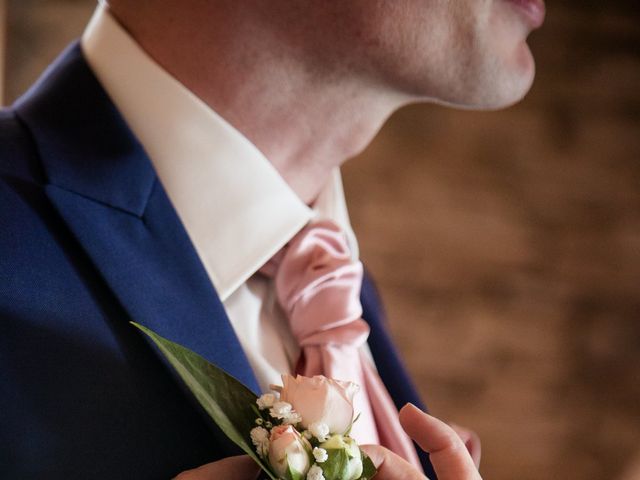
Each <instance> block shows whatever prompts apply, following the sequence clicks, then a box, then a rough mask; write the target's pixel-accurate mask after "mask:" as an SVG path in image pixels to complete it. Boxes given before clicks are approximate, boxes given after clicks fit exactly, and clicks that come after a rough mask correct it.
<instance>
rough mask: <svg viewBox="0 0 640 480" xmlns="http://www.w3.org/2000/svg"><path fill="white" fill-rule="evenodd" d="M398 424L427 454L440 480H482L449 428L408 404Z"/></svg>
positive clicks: (456, 436)
mask: <svg viewBox="0 0 640 480" xmlns="http://www.w3.org/2000/svg"><path fill="white" fill-rule="evenodd" d="M400 424H401V425H402V428H404V430H405V432H407V434H408V435H409V436H410V437H411V438H412V439H413V440H414V441H415V442H416V443H417V444H418V445H420V448H422V449H423V450H424V451H425V452H429V454H430V458H431V463H432V465H433V468H434V469H435V471H436V473H437V474H438V479H439V480H481V477H480V473H478V470H477V469H476V466H475V465H474V463H473V460H472V459H471V456H470V455H469V452H468V451H467V448H466V447H465V445H464V443H463V442H462V440H461V439H460V437H459V436H458V435H457V434H456V432H455V431H454V430H453V429H452V428H451V427H450V426H449V425H447V424H446V423H444V422H442V421H440V420H438V419H437V418H435V417H432V416H431V415H428V414H426V413H424V412H423V411H421V410H420V409H418V408H417V407H416V406H415V405H412V404H410V403H409V404H407V405H405V406H404V407H402V409H401V410H400Z"/></svg>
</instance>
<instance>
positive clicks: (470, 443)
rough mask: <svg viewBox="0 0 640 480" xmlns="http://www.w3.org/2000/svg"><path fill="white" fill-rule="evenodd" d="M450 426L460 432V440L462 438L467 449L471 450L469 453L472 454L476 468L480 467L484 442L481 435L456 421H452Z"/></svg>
mask: <svg viewBox="0 0 640 480" xmlns="http://www.w3.org/2000/svg"><path fill="white" fill-rule="evenodd" d="M450 426H451V428H453V430H454V431H455V432H456V433H457V434H458V436H459V437H460V440H462V443H464V446H465V447H467V451H468V452H469V455H471V458H472V459H473V463H474V464H475V466H476V468H480V457H481V456H482V444H481V442H480V437H479V436H478V434H477V433H476V432H474V431H473V430H469V429H468V428H464V427H461V426H460V425H456V424H455V423H451V424H450Z"/></svg>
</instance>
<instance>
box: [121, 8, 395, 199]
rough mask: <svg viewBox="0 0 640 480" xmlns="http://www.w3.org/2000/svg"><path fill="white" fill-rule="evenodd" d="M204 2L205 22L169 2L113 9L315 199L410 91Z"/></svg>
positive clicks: (153, 51) (298, 187) (161, 60)
mask: <svg viewBox="0 0 640 480" xmlns="http://www.w3.org/2000/svg"><path fill="white" fill-rule="evenodd" d="M145 3H146V2H141V4H143V5H144V4H145ZM177 3H179V2H174V4H177ZM211 3H215V2H211ZM206 8H207V7H204V6H203V7H202V9H203V11H202V12H200V14H201V15H207V18H208V20H210V23H209V24H208V25H207V28H206V29H194V28H191V25H192V24H193V23H194V21H195V20H194V19H193V18H188V16H186V15H184V14H182V15H175V14H174V15H172V14H171V13H172V12H169V11H163V12H153V16H151V12H147V14H148V15H143V14H142V13H141V12H139V11H137V12H136V14H135V17H133V16H131V14H130V12H128V11H127V10H123V11H119V10H118V8H117V4H116V5H114V6H113V8H112V13H114V15H115V16H116V17H117V18H118V19H119V20H120V21H121V22H122V24H123V25H124V26H125V28H127V29H128V30H129V32H130V33H131V35H132V36H133V37H134V38H135V39H136V40H137V41H138V42H139V43H140V45H141V46H142V48H143V49H145V50H146V51H147V53H148V54H149V55H151V56H152V57H153V58H154V59H155V60H156V61H157V62H158V63H159V64H160V65H162V66H163V67H164V68H165V69H166V70H167V71H168V72H169V73H171V74H172V75H173V76H174V77H176V78H177V79H178V80H179V81H180V82H182V83H183V84H184V85H185V86H186V87H187V88H189V89H190V90H191V91H192V92H193V93H194V94H196V95H197V96H198V97H200V98H201V99H202V100H203V101H204V102H205V103H207V104H208V105H209V106H211V107H212V108H213V109H214V110H216V112H218V113H219V114H220V115H222V116H223V117H224V118H225V119H226V120H227V121H229V122H230V123H231V124H232V125H233V126H234V127H235V128H237V129H238V130H239V131H241V132H242V133H243V134H244V135H245V136H246V137H247V138H249V140H251V141H252V142H253V143H254V144H255V145H256V146H257V147H258V148H259V149H260V150H261V151H262V152H263V153H264V154H265V156H266V157H267V158H268V159H269V161H270V162H271V163H272V164H273V165H274V167H275V168H276V169H277V170H278V171H279V172H280V174H281V175H282V176H283V178H284V179H285V181H287V183H288V184H289V185H290V186H291V188H292V189H293V190H294V191H295V192H296V193H297V194H298V195H299V196H300V198H301V199H302V200H303V201H305V202H307V203H310V202H312V201H313V200H314V199H315V198H316V196H317V195H318V193H319V192H320V190H321V188H322V186H323V185H324V184H325V182H326V181H327V179H328V176H329V174H330V172H331V170H332V169H333V168H335V167H336V166H339V165H340V164H342V163H343V162H344V161H346V160H347V159H349V158H350V157H353V156H354V155H356V154H358V153H359V152H360V151H362V150H363V149H364V148H365V147H366V146H367V145H368V144H369V142H370V141H371V139H372V138H373V137H374V135H375V134H376V133H377V131H378V129H379V128H380V127H381V125H382V124H383V123H384V121H385V120H386V118H387V117H388V116H389V115H390V114H391V113H392V112H393V111H394V110H395V109H396V108H398V107H399V106H400V105H401V104H402V103H403V99H402V98H399V97H397V96H394V95H391V94H390V93H389V92H384V91H381V89H380V88H378V87H375V86H373V85H367V84H366V83H365V82H363V81H360V80H359V79H358V77H356V76H354V75H350V74H349V72H341V73H337V72H335V71H330V70H329V69H324V70H323V69H322V62H315V61H314V59H311V60H310V59H309V58H305V57H304V54H300V52H299V51H297V49H296V47H295V46H292V45H291V44H290V43H283V42H282V41H281V40H279V39H278V38H277V35H274V34H273V32H271V31H269V30H268V29H266V28H264V27H263V26H262V24H261V23H260V22H258V21H254V20H255V18H254V17H252V16H251V15H248V14H246V12H245V13H244V14H243V15H242V17H241V18H240V13H239V12H238V11H237V10H234V11H229V12H224V15H222V14H220V15H215V13H216V12H214V11H205V10H206ZM214 8H221V7H219V6H218V5H217V6H216V7H213V6H212V7H210V10H213V9H214ZM187 49H188V51H185V50H187Z"/></svg>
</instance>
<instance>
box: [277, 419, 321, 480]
mask: <svg viewBox="0 0 640 480" xmlns="http://www.w3.org/2000/svg"><path fill="white" fill-rule="evenodd" d="M310 454H311V444H310V443H309V442H308V441H307V440H306V439H305V438H304V437H302V436H301V435H300V434H299V433H298V431H297V430H296V429H295V428H293V427H292V426H291V425H280V426H277V427H274V428H273V430H271V438H270V439H269V464H270V465H271V468H272V469H273V472H274V473H275V474H276V475H277V476H278V477H279V478H284V479H288V478H290V477H289V470H292V471H294V472H297V473H298V474H300V475H301V476H302V477H304V476H305V475H306V474H307V472H308V471H309V467H310V466H311V460H310Z"/></svg>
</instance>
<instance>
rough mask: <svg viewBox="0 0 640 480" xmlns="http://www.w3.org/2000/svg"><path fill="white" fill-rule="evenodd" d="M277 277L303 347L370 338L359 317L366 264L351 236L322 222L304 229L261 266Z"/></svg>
mask: <svg viewBox="0 0 640 480" xmlns="http://www.w3.org/2000/svg"><path fill="white" fill-rule="evenodd" d="M260 271H261V272H262V273H263V274H265V275H267V276H271V277H273V278H274V281H275V288H276V294H277V297H278V302H279V304H280V306H281V307H282V309H283V310H284V312H285V314H286V315H287V317H288V319H289V324H290V326H291V331H292V332H293V335H294V336H295V337H296V339H297V340H298V342H299V343H300V345H301V346H306V345H322V344H329V343H331V344H344V345H351V346H354V347H358V346H360V345H362V344H363V343H364V342H366V340H367V337H368V335H369V327H368V325H367V324H366V323H365V322H364V321H363V320H361V319H360V317H361V315H362V307H361V305H360V300H359V297H360V288H361V285H362V271H363V269H362V264H361V263H360V262H359V261H354V260H353V259H352V255H351V250H350V249H349V244H348V242H347V238H346V235H345V234H344V232H343V231H342V230H341V229H340V227H338V226H337V225H336V224H335V223H333V222H331V221H329V220H323V221H319V222H316V223H312V224H309V225H307V226H306V227H305V228H303V229H302V230H301V231H300V232H299V233H298V234H297V235H296V236H295V237H294V238H293V239H292V240H291V241H290V242H289V243H288V244H287V245H286V246H285V247H284V248H283V249H282V250H281V251H280V252H278V253H277V254H276V255H275V256H274V257H273V258H272V259H271V260H270V261H269V262H268V263H267V264H266V265H265V266H264V267H262V269H261V270H260Z"/></svg>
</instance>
